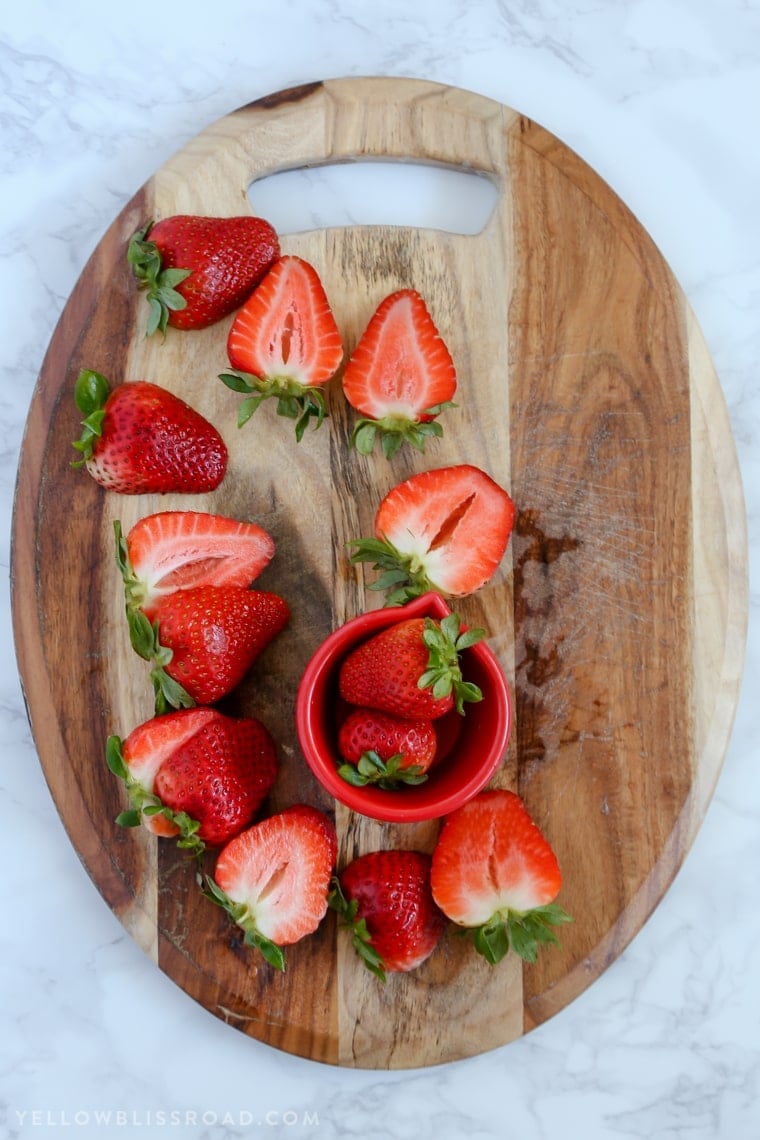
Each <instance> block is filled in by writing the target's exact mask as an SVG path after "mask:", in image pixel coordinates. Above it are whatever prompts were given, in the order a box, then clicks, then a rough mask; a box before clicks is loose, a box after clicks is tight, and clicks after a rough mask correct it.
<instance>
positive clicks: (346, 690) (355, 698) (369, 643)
mask: <svg viewBox="0 0 760 1140" xmlns="http://www.w3.org/2000/svg"><path fill="white" fill-rule="evenodd" d="M484 636H485V630H482V629H469V630H462V627H461V623H460V620H459V617H458V616H457V614H448V615H447V616H446V617H445V618H443V619H442V620H441V621H436V620H435V619H433V618H429V617H428V618H424V617H419V618H404V619H402V620H401V621H398V622H396V623H395V624H394V625H392V626H388V627H387V628H386V629H383V630H381V632H380V633H376V634H374V635H373V636H372V637H370V638H368V639H367V640H366V641H362V642H361V643H360V644H359V645H357V646H356V648H355V649H352V650H351V652H350V653H349V654H348V655H347V656H346V657H345V658H344V659H343V661H342V662H341V666H340V670H339V672H338V688H339V692H340V695H341V697H342V698H343V700H344V701H347V702H348V703H349V704H352V705H357V706H359V707H362V706H365V707H367V708H373V709H379V710H380V711H381V712H385V713H390V715H391V716H396V717H405V718H406V719H408V720H436V719H437V718H438V717H442V716H445V714H446V713H448V712H450V711H451V709H452V708H456V709H457V711H458V712H459V713H462V714H463V713H464V705H465V702H466V701H479V700H482V697H483V694H482V693H481V691H480V689H479V688H478V687H477V685H474V684H473V683H472V682H471V681H467V680H466V679H465V678H464V677H463V676H462V667H461V663H460V654H461V653H462V652H463V651H464V650H465V649H469V648H470V646H472V645H475V643H476V642H478V641H481V640H482V638H483V637H484Z"/></svg>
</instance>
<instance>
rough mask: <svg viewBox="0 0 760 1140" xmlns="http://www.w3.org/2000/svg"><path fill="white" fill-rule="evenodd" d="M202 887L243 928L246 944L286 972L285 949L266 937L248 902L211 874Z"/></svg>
mask: <svg viewBox="0 0 760 1140" xmlns="http://www.w3.org/2000/svg"><path fill="white" fill-rule="evenodd" d="M201 889H202V891H203V894H204V895H205V896H206V898H207V899H210V901H211V902H213V903H216V905H217V906H220V907H221V908H222V910H224V911H226V912H227V914H228V915H229V917H230V918H231V919H232V921H233V922H234V923H236V925H237V926H239V927H240V928H241V930H242V931H243V932H244V937H243V942H244V943H245V945H246V946H250V947H252V948H253V949H255V950H258V951H259V952H260V953H261V954H262V955H263V957H264V959H265V960H266V961H267V962H268V963H269V965H270V966H274V967H275V969H277V970H281V971H282V972H283V973H284V971H285V951H284V950H283V948H282V947H281V946H278V945H277V943H276V942H272V940H271V938H266V937H265V936H264V935H263V934H261V932H260V931H259V930H257V928H256V920H255V918H254V915H253V914H252V913H251V909H250V907H249V906H248V904H247V903H243V902H235V901H234V899H231V898H230V896H229V895H228V894H227V892H226V891H223V890H222V888H221V887H220V886H219V884H218V883H217V882H215V880H214V879H212V877H211V876H210V875H206V876H205V880H204V883H203V886H202V888H201Z"/></svg>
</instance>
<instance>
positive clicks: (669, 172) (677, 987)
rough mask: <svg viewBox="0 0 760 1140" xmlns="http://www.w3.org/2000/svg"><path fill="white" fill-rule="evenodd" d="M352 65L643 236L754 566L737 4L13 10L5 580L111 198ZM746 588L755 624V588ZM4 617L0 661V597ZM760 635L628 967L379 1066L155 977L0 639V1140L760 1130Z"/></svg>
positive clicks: (759, 50) (1, 430)
mask: <svg viewBox="0 0 760 1140" xmlns="http://www.w3.org/2000/svg"><path fill="white" fill-rule="evenodd" d="M381 13H382V14H381ZM368 74H377V75H381V74H384V75H411V76H418V77H422V78H430V79H434V80H440V81H443V82H447V83H451V84H454V85H458V86H461V87H467V88H470V89H472V90H474V91H478V92H480V93H482V94H484V95H488V96H490V97H492V98H495V99H498V100H500V101H501V102H504V103H508V104H510V105H512V106H515V107H517V108H519V109H520V110H522V111H524V112H525V113H526V114H528V115H529V116H531V117H532V118H534V119H537V120H538V121H540V122H542V123H543V124H544V125H545V126H547V127H548V128H549V129H551V130H553V131H554V132H555V133H556V134H558V135H559V136H560V137H561V138H563V139H564V140H565V141H567V142H568V143H569V144H570V145H571V146H573V147H574V148H575V149H576V150H578V151H579V152H580V154H581V155H582V156H583V157H584V158H585V159H586V160H587V161H589V162H590V163H591V164H592V166H594V167H595V168H596V169H597V170H598V171H599V173H600V174H602V175H603V176H604V177H605V178H606V179H607V180H608V181H609V182H610V183H611V185H612V186H613V187H614V188H615V189H616V190H617V191H618V193H619V194H620V195H621V196H622V197H623V199H624V200H625V201H626V202H627V203H628V205H629V206H630V207H631V208H632V209H633V210H634V212H635V213H636V214H637V215H638V217H639V218H640V220H641V221H642V222H643V223H644V224H645V225H646V226H647V227H648V229H649V230H650V232H651V233H652V234H653V236H654V238H655V240H656V241H657V242H658V243H659V245H660V247H661V249H662V250H663V252H664V254H665V256H666V257H667V259H668V260H669V262H670V263H671V265H672V267H673V269H674V270H675V272H676V275H677V276H678V277H679V279H680V281H681V283H682V284H683V286H684V288H685V290H686V292H687V294H688V296H689V298H690V300H691V302H692V304H693V306H694V309H695V310H696V313H697V316H698V319H699V321H700V323H701V325H702V328H703V330H704V332H705V334H706V337H707V340H708V343H709V346H710V348H711V351H712V354H713V357H714V360H715V362H716V365H717V368H718V372H719V375H720V377H721V381H722V384H723V387H724V390H725V393H726V397H727V401H728V405H729V408H730V412H731V416H732V420H733V424H734V429H735V434H736V439H737V446H738V451H739V456H740V461H741V465H742V469H743V474H744V480H745V491H746V496H747V505H748V511H749V533H750V543H751V549H752V553H753V555H754V556H755V557H756V556H757V554H758V541H759V540H760V533H759V529H760V513H759V512H760V490H759V488H758V464H759V463H760V460H759V459H758V456H759V455H760V391H759V390H758V360H760V209H759V207H760V130H759V128H758V120H759V115H760V0H593V2H591V0H382V3H362V2H361V0H271V2H270V3H265V2H262V0H258V2H256V0H216V2H215V3H214V4H210V5H206V4H203V5H201V4H199V3H194V2H193V0H187V2H186V3H179V2H178V0H164V2H163V3H158V2H156V0H131V2H130V3H129V4H125V5H106V4H103V3H102V0H67V2H66V3H59V2H58V0H26V2H24V3H18V4H10V3H9V4H5V5H3V14H2V17H0V76H1V77H2V93H1V94H0V129H1V130H2V150H1V152H0V155H1V161H2V167H3V180H2V185H1V188H0V195H1V197H0V250H1V252H2V259H3V260H2V265H3V279H2V297H3V301H2V305H0V351H1V353H2V381H1V382H0V437H1V438H2V441H3V442H2V445H0V505H1V509H2V517H3V527H2V534H3V537H2V540H1V541H2V546H1V547H0V560H1V561H2V565H3V568H4V570H5V571H6V572H7V568H8V564H9V547H10V527H11V510H12V496H13V485H14V479H15V470H16V464H17V459H18V451H19V446H20V443H21V438H22V431H23V425H24V420H25V417H26V413H27V408H28V404H29V400H30V398H31V394H32V389H33V386H34V383H35V379H36V375H37V372H38V370H39V367H40V364H41V360H42V356H43V353H44V350H45V347H46V344H47V341H48V339H49V337H50V334H51V332H52V330H53V328H54V325H55V323H56V320H57V318H58V316H59V314H60V311H61V309H62V307H63V304H64V302H65V299H66V297H67V296H68V294H69V293H70V291H71V289H72V288H73V286H74V284H75V282H76V279H77V276H78V274H79V271H80V270H81V269H82V267H83V265H84V263H85V261H86V260H87V258H88V256H89V255H90V253H91V252H92V250H93V249H94V247H95V246H96V244H97V242H98V240H99V238H100V236H101V234H102V233H103V231H104V230H105V228H106V226H107V225H108V223H109V222H110V220H111V219H112V217H113V216H114V214H115V213H116V212H117V210H118V209H119V207H120V206H121V205H122V204H123V203H124V202H125V201H126V200H127V199H128V198H129V197H130V196H131V195H132V194H133V193H134V191H136V190H137V188H138V187H139V186H140V185H141V184H142V182H143V181H144V180H145V179H146V178H147V177H148V176H149V175H150V174H151V173H152V172H153V171H154V170H155V169H156V168H157V167H158V166H159V165H160V164H161V163H162V162H163V161H164V160H165V159H166V158H167V157H168V156H169V155H170V154H171V153H173V152H174V151H175V150H176V149H178V148H179V147H180V146H181V145H182V144H183V143H184V142H185V141H186V140H188V139H189V138H191V137H192V136H193V135H194V134H196V133H197V131H198V130H199V129H200V128H202V127H203V126H205V125H206V124H207V123H209V122H211V121H213V120H214V119H216V118H218V117H219V116H221V115H223V114H225V113H226V112H228V111H230V110H232V109H234V108H235V107H237V106H238V105H240V104H242V103H244V102H247V101H249V100H251V99H254V98H257V97H259V96H262V95H265V94H267V93H269V92H272V91H277V90H279V89H281V88H283V87H286V86H289V85H292V84H298V83H303V82H307V81H309V80H315V79H320V78H325V77H331V76H340V75H368ZM6 577H7V573H6ZM752 587H753V588H752V610H753V617H756V616H757V606H758V582H757V577H756V576H755V577H754V578H753V580H752ZM2 598H3V600H2V627H3V633H2V637H3V639H4V643H5V644H6V645H9V644H10V641H11V632H10V629H11V620H10V604H9V596H8V591H4V592H3V595H2ZM758 633H759V631H758V628H757V623H756V622H755V623H754V625H751V629H750V639H749V645H748V656H747V668H746V675H745V687H744V697H743V701H742V703H741V705H740V708H739V711H738V716H737V723H736V728H735V732H734V735H733V738H732V742H731V746H730V749H729V752H728V756H727V758H726V762H725V766H724V769H723V773H722V776H721V779H720V782H719V785H718V789H717V794H716V796H715V798H714V800H713V802H712V805H711V807H710V810H709V812H708V815H707V818H706V820H705V823H704V826H703V828H702V830H701V832H700V834H699V836H698V838H697V841H696V843H695V845H694V847H693V849H692V852H691V854H690V856H689V857H688V859H687V860H686V863H685V865H684V866H683V869H682V870H681V872H680V874H679V875H678V877H677V879H676V882H675V884H674V886H673V887H672V889H671V890H670V892H669V893H668V895H667V897H666V898H665V900H664V902H663V903H662V904H661V905H660V907H659V908H658V910H657V911H656V913H655V914H654V916H653V917H652V919H651V920H650V921H649V923H648V924H647V925H646V927H645V928H644V930H643V931H642V932H641V933H640V935H639V936H638V937H637V938H636V939H635V940H634V942H633V943H632V945H631V946H630V947H629V948H628V950H627V951H626V952H625V953H624V954H623V956H622V957H621V958H620V959H619V960H618V961H617V962H616V963H615V964H614V965H613V966H612V968H611V969H610V970H609V971H608V972H607V973H606V974H605V975H604V977H602V978H601V979H600V980H599V981H598V982H597V983H596V984H595V985H594V986H593V987H592V988H591V989H590V990H589V991H588V992H587V993H586V994H584V995H583V996H582V997H581V998H579V999H578V1000H577V1001H576V1002H575V1003H574V1004H573V1005H572V1006H571V1007H570V1008H568V1009H567V1010H565V1011H564V1012H563V1013H562V1014H560V1015H559V1016H558V1017H556V1018H555V1019H554V1020H553V1021H551V1022H549V1023H548V1024H546V1025H545V1026H543V1027H542V1028H541V1029H539V1030H537V1031H536V1032H534V1033H533V1034H531V1035H529V1036H528V1037H527V1038H525V1039H523V1040H520V1041H518V1042H515V1043H513V1044H511V1045H509V1046H506V1047H504V1048H502V1049H499V1050H496V1051H495V1052H492V1053H489V1054H486V1055H483V1056H481V1057H478V1058H475V1059H473V1060H470V1061H466V1062H461V1063H458V1064H455V1065H447V1066H443V1067H440V1068H437V1069H430V1070H424V1071H417V1072H411V1073H395V1074H384V1073H355V1072H349V1071H344V1070H338V1069H333V1068H328V1067H325V1066H321V1065H317V1064H314V1063H309V1062H305V1061H302V1060H299V1059H296V1058H293V1057H290V1056H287V1055H284V1054H281V1053H278V1052H275V1051H274V1050H271V1049H269V1048H267V1047H265V1046H262V1045H260V1044H259V1043H258V1042H255V1041H251V1040H248V1039H247V1038H245V1037H243V1036H242V1035H240V1034H238V1033H237V1032H235V1031H233V1030H231V1029H228V1028H227V1027H226V1026H224V1025H223V1024H221V1023H220V1022H218V1021H217V1020H215V1019H214V1018H213V1017H212V1016H211V1015H210V1014H207V1013H206V1012H204V1011H203V1010H202V1009H200V1008H199V1007H197V1006H196V1005H195V1004H194V1003H193V1002H192V1001H191V1000H190V999H189V998H187V997H186V996H185V995H184V994H183V993H181V992H180V991H179V990H178V989H177V988H176V987H175V986H174V985H173V983H171V982H170V981H169V980H168V979H167V978H165V977H164V976H163V975H162V974H161V973H160V972H159V971H158V970H156V969H155V968H154V967H153V966H152V965H151V964H150V962H149V961H148V960H147V958H145V957H144V956H143V954H142V952H141V951H139V950H138V949H137V948H136V946H135V945H134V944H133V943H132V941H131V940H130V938H129V937H128V936H127V935H126V934H125V933H124V931H123V930H122V928H121V926H120V925H119V924H118V922H117V921H116V919H115V918H114V917H113V916H112V915H111V913H110V911H109V910H108V908H107V907H106V906H105V904H104V903H103V902H102V900H101V898H100V896H99V895H98V893H97V892H96V890H95V888H94V887H93V885H92V884H91V882H90V880H89V879H88V878H87V876H86V874H85V872H84V871H83V869H82V868H81V866H80V864H79V862H78V859H77V856H76V854H75V852H74V851H73V849H72V847H71V846H70V844H69V841H68V839H67V837H66V835H65V833H64V831H63V828H62V826H61V824H60V822H59V820H58V817H57V814H56V811H55V808H54V805H53V804H52V802H51V799H50V796H49V793H48V791H47V788H46V785H45V783H44V779H43V777H42V774H41V770H40V768H39V765H38V763H37V759H36V755H35V751H34V748H33V745H32V742H31V739H30V733H29V728H28V725H27V721H26V718H25V713H24V707H23V702H22V698H21V692H20V687H19V683H18V678H17V673H16V668H15V663H14V661H13V657H12V654H11V653H10V651H7V652H6V653H5V654H4V655H3V659H2V662H1V663H0V746H1V752H0V756H1V760H0V764H1V767H0V808H1V810H2V826H1V827H0V856H1V862H0V868H1V870H0V892H2V920H1V921H0V955H1V956H2V969H1V970H0V1136H2V1137H9V1138H10V1137H31V1136H37V1135H41V1134H48V1133H52V1134H53V1135H58V1134H61V1133H63V1134H64V1135H68V1136H71V1137H72V1138H73V1137H80V1136H81V1137H84V1136H87V1137H90V1136H93V1137H95V1136H97V1137H106V1138H107V1137H111V1136H114V1135H125V1134H129V1135H130V1136H131V1135H133V1134H134V1135H137V1136H142V1137H146V1138H147V1137H151V1138H153V1137H164V1136H167V1135H175V1136H176V1135H181V1136H183V1137H185V1136H186V1137H191V1138H197V1140H201V1138H203V1140H222V1138H223V1137H224V1138H227V1137H230V1138H231V1137H238V1136H244V1135H251V1136H262V1137H265V1136H267V1135H273V1134H278V1135H279V1134H282V1135H285V1136H293V1137H302V1136H312V1137H319V1138H320V1140H328V1138H332V1137H343V1136H346V1137H352V1136H360V1135H361V1136H363V1137H365V1138H367V1140H371V1138H375V1137H377V1138H380V1137H392V1138H398V1140H405V1138H407V1137H410V1138H411V1137H415V1138H418V1140H426V1138H436V1140H449V1138H452V1140H453V1138H455V1137H468V1138H470V1140H486V1138H491V1137H493V1138H497V1137H498V1138H507V1140H511V1138H513V1137H518V1136H519V1137H521V1138H522V1140H548V1138H549V1137H554V1136H557V1135H568V1134H569V1135H572V1136H579V1137H580V1136H583V1137H584V1138H585V1140H627V1138H630V1137H642V1138H645V1137H646V1138H648V1140H666V1138H667V1140H713V1138H719V1140H724V1138H725V1140H728V1138H729V1137H730V1138H731V1140H754V1138H755V1137H758V1136H760V971H759V970H758V950H757V947H758V945H760V906H759V905H758V885H757V884H758V873H757V872H758V867H760V839H759V838H758V837H759V835H760V779H758V775H757V755H758V744H759V739H758V723H757V719H756V717H755V716H754V715H753V713H754V712H755V709H756V705H757V687H758V674H759V671H760V644H759V641H758ZM96 1111H103V1112H107V1111H110V1113H111V1122H110V1124H100V1125H97V1124H96V1122H95V1113H96ZM120 1114H121V1115H120ZM161 1114H164V1115H163V1116H162V1115H161ZM137 1129H139V1131H137ZM64 1130H66V1131H64Z"/></svg>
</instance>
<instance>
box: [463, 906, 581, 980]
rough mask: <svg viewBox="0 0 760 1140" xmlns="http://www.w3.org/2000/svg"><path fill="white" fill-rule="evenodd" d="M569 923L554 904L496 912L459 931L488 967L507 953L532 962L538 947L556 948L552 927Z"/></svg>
mask: <svg viewBox="0 0 760 1140" xmlns="http://www.w3.org/2000/svg"><path fill="white" fill-rule="evenodd" d="M572 921H573V919H572V918H571V916H570V915H569V914H568V913H567V911H566V910H564V909H563V908H562V907H561V906H559V905H558V904H557V903H547V904H546V906H538V907H534V908H533V909H532V910H526V911H518V910H511V909H506V910H503V911H501V910H500V911H497V912H496V913H495V914H494V915H493V916H492V917H491V918H490V919H489V920H488V922H485V923H483V924H482V925H481V926H476V927H472V928H469V929H466V930H461V931H460V932H459V933H460V934H463V935H466V934H471V935H472V938H473V945H474V947H475V949H476V950H477V952H478V953H479V954H480V955H482V957H483V958H485V960H486V961H487V962H488V963H489V964H490V965H492V966H495V965H496V964H497V963H498V962H500V961H501V960H502V958H505V957H506V955H507V954H508V953H509V951H510V950H511V951H512V952H513V953H515V954H517V955H518V956H519V957H520V958H522V959H523V961H525V962H530V963H532V962H535V961H536V959H537V957H538V951H539V949H540V947H541V946H544V945H548V944H553V945H555V946H558V945H559V939H558V937H557V935H556V934H555V932H554V930H553V927H555V926H561V925H562V924H564V923H567V922H572Z"/></svg>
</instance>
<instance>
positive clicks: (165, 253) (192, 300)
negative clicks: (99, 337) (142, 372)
mask: <svg viewBox="0 0 760 1140" xmlns="http://www.w3.org/2000/svg"><path fill="white" fill-rule="evenodd" d="M279 253H280V243H279V241H278V239H277V234H276V233H275V231H274V229H273V228H272V226H271V225H270V224H269V222H267V221H265V220H264V219H263V218H254V217H251V216H250V215H246V216H243V217H236V218H208V217H199V216H197V215H194V214H177V215H175V216H174V217H170V218H163V219H162V220H161V221H159V222H155V223H154V222H148V224H147V225H145V226H143V227H142V229H139V230H138V231H137V233H135V234H134V235H133V236H132V240H131V241H130V243H129V247H128V249H127V261H128V263H129V265H130V266H131V267H132V272H133V274H134V276H135V278H136V280H137V283H138V285H139V287H140V288H141V289H144V290H145V291H146V295H147V299H148V303H149V305H150V314H149V317H148V326H147V330H146V331H147V335H148V336H150V335H152V334H153V333H154V332H156V331H157V330H160V331H161V332H162V333H165V332H166V326H167V325H172V326H173V327H174V328H178V329H205V328H207V327H208V325H213V324H215V323H216V321H220V320H222V318H223V317H226V316H228V314H229V313H232V312H234V310H235V309H237V308H239V307H240V305H242V303H243V301H245V299H246V297H248V296H249V294H250V293H252V292H253V290H254V288H255V286H256V285H257V284H258V282H259V281H260V280H261V278H262V277H263V276H264V274H265V273H266V271H267V270H268V269H269V267H270V266H271V265H272V264H273V262H274V261H275V259H276V258H277V257H278V256H279Z"/></svg>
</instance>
